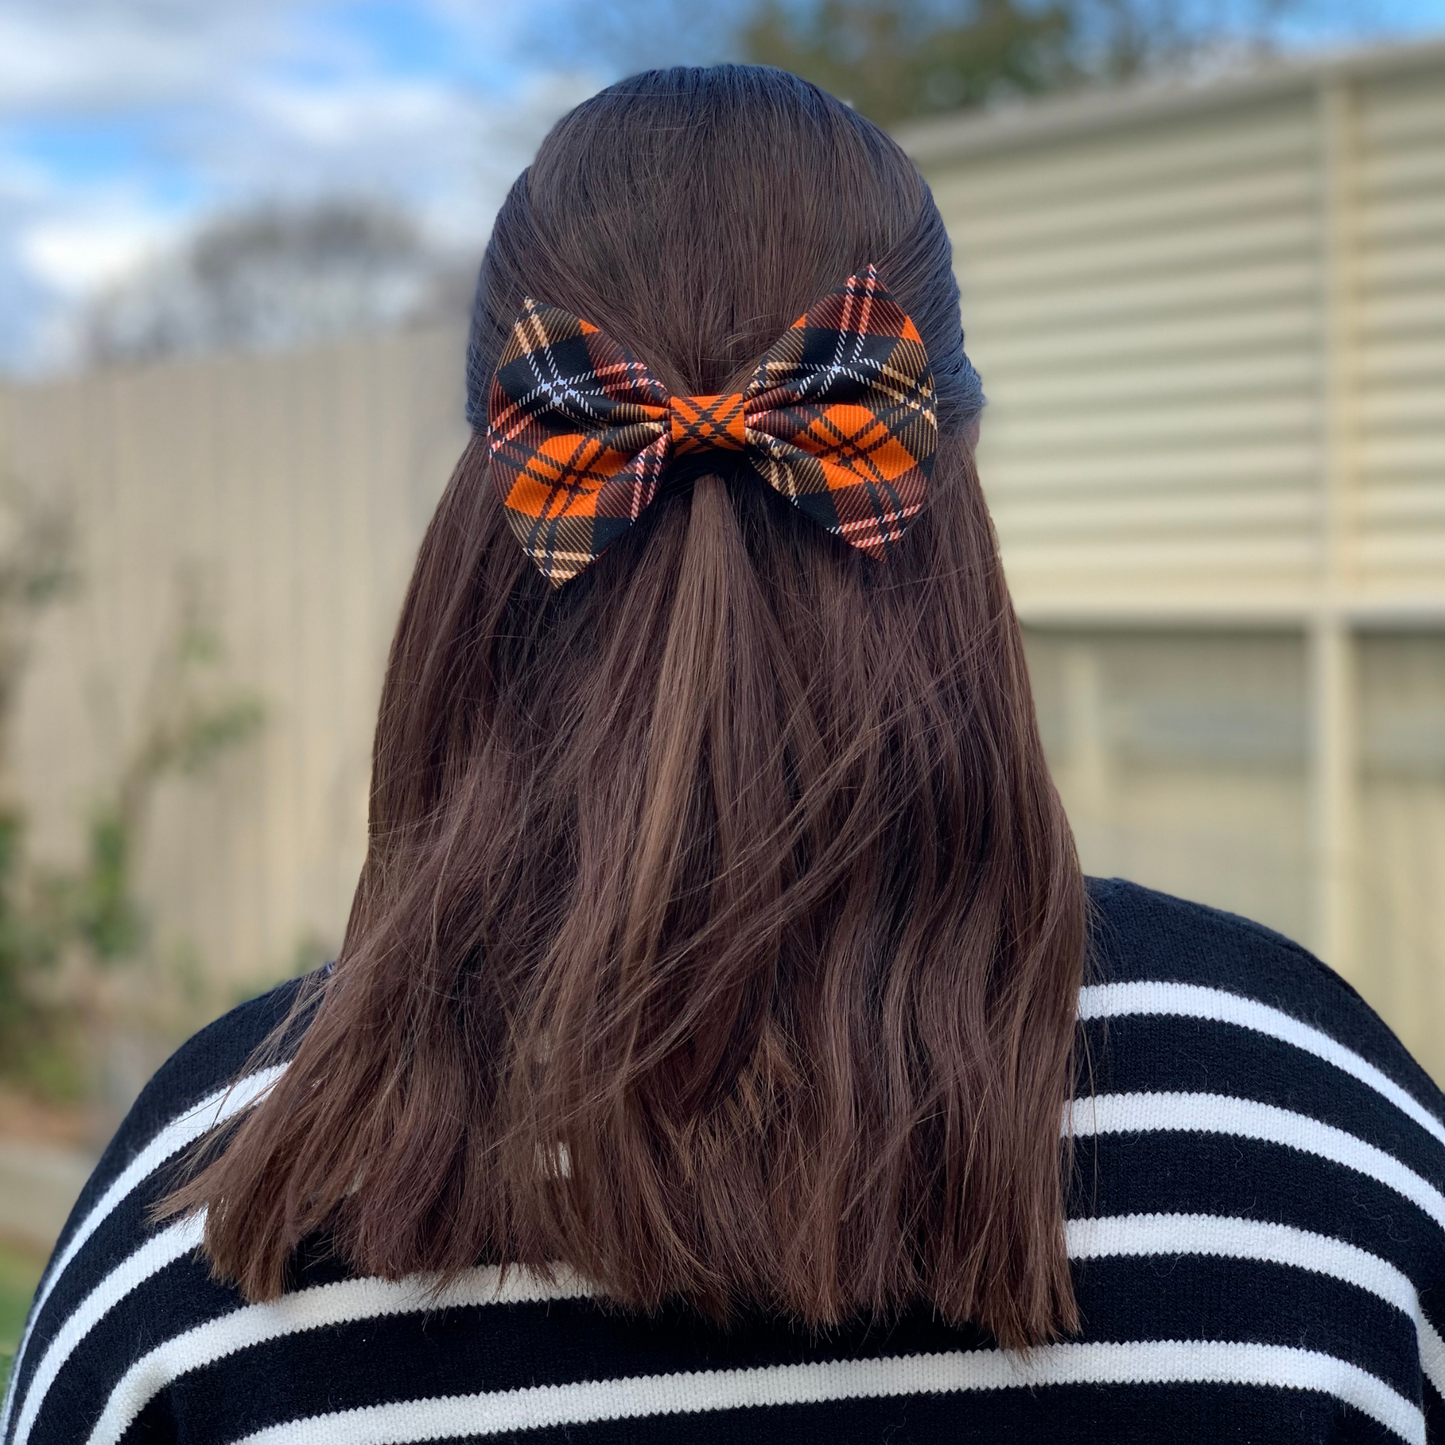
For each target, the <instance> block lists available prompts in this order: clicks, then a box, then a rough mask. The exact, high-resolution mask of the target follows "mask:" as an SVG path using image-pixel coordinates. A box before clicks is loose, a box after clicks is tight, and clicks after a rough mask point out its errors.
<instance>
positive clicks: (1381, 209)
mask: <svg viewBox="0 0 1445 1445" xmlns="http://www.w3.org/2000/svg"><path fill="white" fill-rule="evenodd" d="M1358 125H1359V140H1358V152H1357V167H1358V194H1359V199H1358V207H1359V222H1358V227H1359V231H1358V242H1357V244H1358V247H1359V252H1360V261H1361V281H1360V290H1359V301H1358V328H1359V337H1358V347H1359V373H1360V381H1361V389H1360V398H1359V407H1358V427H1359V433H1358V458H1357V465H1358V482H1357V486H1358V506H1357V513H1356V515H1357V519H1358V527H1359V538H1358V544H1357V547H1356V550H1355V559H1356V563H1357V565H1358V568H1359V581H1360V585H1361V586H1362V587H1363V588H1365V589H1366V590H1370V591H1384V590H1390V591H1398V590H1401V589H1409V590H1417V591H1428V592H1433V591H1435V590H1437V589H1438V588H1439V587H1440V584H1441V577H1442V572H1445V265H1442V264H1441V261H1442V258H1445V77H1441V76H1440V75H1435V76H1432V77H1430V78H1429V80H1428V81H1426V82H1423V83H1422V82H1421V81H1420V80H1418V79H1415V80H1407V81H1379V82H1375V83H1373V84H1369V85H1364V86H1361V87H1360V91H1359V98H1358Z"/></svg>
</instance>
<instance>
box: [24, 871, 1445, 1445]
mask: <svg viewBox="0 0 1445 1445" xmlns="http://www.w3.org/2000/svg"><path fill="white" fill-rule="evenodd" d="M1091 892H1092V897H1093V901H1094V905H1095V916H1096V949H1095V958H1094V960H1093V963H1092V965H1091V975H1090V981H1089V983H1088V984H1087V986H1086V987H1085V989H1084V991H1083V994H1082V996H1081V1000H1080V1009H1079V1013H1080V1027H1081V1029H1083V1030H1084V1032H1085V1034H1086V1035H1087V1041H1088V1054H1089V1058H1090V1061H1091V1071H1090V1072H1091V1078H1090V1086H1089V1089H1088V1090H1081V1096H1080V1098H1079V1099H1077V1100H1076V1101H1075V1103H1074V1104H1073V1106H1072V1109H1071V1116H1072V1126H1073V1128H1074V1130H1075V1133H1076V1136H1077V1140H1078V1142H1077V1146H1076V1160H1077V1167H1076V1174H1075V1177H1074V1179H1073V1181H1072V1184H1071V1202H1070V1206H1069V1222H1068V1245H1069V1252H1070V1255H1071V1257H1072V1260H1073V1268H1074V1271H1075V1279H1076V1282H1077V1290H1078V1300H1079V1305H1080V1308H1081V1310H1082V1314H1083V1319H1084V1328H1083V1331H1082V1333H1081V1334H1080V1335H1079V1336H1078V1337H1075V1338H1070V1339H1067V1340H1063V1341H1061V1342H1059V1343H1057V1344H1052V1345H1048V1346H1044V1347H1040V1348H1037V1349H1035V1350H1033V1351H1030V1352H1028V1353H1027V1354H1015V1353H1010V1352H1006V1351H1002V1350H1000V1349H998V1348H997V1347H996V1346H995V1345H994V1343H993V1342H992V1341H991V1340H990V1339H989V1338H988V1337H987V1336H986V1335H985V1334H984V1333H983V1332H981V1331H977V1330H972V1329H967V1328H965V1329H958V1328H950V1327H946V1326H944V1325H942V1324H940V1323H938V1322H937V1321H936V1320H934V1319H932V1318H930V1317H929V1316H928V1315H927V1314H926V1313H925V1312H919V1313H918V1314H917V1315H915V1316H910V1317H907V1318H904V1319H903V1320H901V1321H899V1322H897V1323H895V1324H893V1325H891V1326H889V1327H887V1328H884V1327H882V1326H879V1325H876V1324H875V1325H874V1326H872V1327H871V1328H870V1327H868V1326H866V1325H864V1324H861V1323H860V1324H859V1325H858V1326H857V1327H856V1328H849V1329H843V1330H839V1331H836V1332H832V1333H830V1334H828V1335H826V1336H824V1337H821V1338H819V1337H816V1336H810V1335H808V1334H807V1333H805V1332H802V1331H800V1330H797V1329H795V1328H793V1327H791V1326H789V1325H788V1324H787V1323H785V1322H782V1321H777V1320H769V1319H757V1320H754V1321H751V1322H750V1323H748V1324H746V1325H745V1326H741V1327H735V1328H734V1329H733V1330H731V1331H728V1332H724V1331H721V1330H719V1329H717V1328H716V1327H714V1326H712V1325H709V1324H707V1323H705V1322H704V1321H702V1320H700V1319H698V1318H696V1317H694V1316H692V1315H690V1314H689V1313H688V1312H687V1311H686V1310H683V1309H677V1310H674V1311H671V1312H668V1313H666V1314H664V1315H662V1316H660V1317H645V1318H644V1317H637V1316H632V1315H628V1314H625V1313H622V1312H619V1311H617V1310H615V1309H609V1308H608V1307H607V1306H606V1305H605V1303H604V1302H601V1301H598V1300H596V1299H594V1298H592V1297H591V1296H590V1295H589V1293H588V1291H587V1289H586V1287H585V1285H584V1284H583V1283H582V1282H581V1281H578V1280H576V1279H572V1278H568V1277H566V1276H562V1277H559V1279H558V1280H557V1281H555V1282H554V1283H551V1284H547V1283H543V1282H540V1281H539V1280H538V1279H536V1278H535V1277H531V1276H526V1275H518V1274H516V1273H513V1274H509V1275H508V1276H507V1278H506V1279H505V1280H504V1281H502V1282H500V1284H499V1281H498V1278H497V1275H496V1272H495V1271H493V1270H490V1269H486V1268H478V1269H476V1270H474V1271H472V1272H470V1273H469V1274H466V1275H464V1276H463V1277H461V1278H460V1279H458V1280H457V1281H456V1282H455V1283H454V1284H452V1285H450V1286H449V1287H448V1288H447V1289H446V1290H445V1292H444V1293H443V1294H442V1295H441V1297H440V1298H438V1297H437V1296H436V1294H435V1292H434V1291H429V1290H428V1288H427V1285H426V1282H425V1281H421V1280H403V1281H400V1282H389V1281H385V1280H381V1279H375V1278H355V1277H348V1276H347V1274H346V1273H345V1271H344V1270H343V1269H342V1268H341V1267H340V1266H338V1265H337V1264H336V1263H335V1262H334V1261H331V1260H327V1259H326V1258H324V1257H322V1256H321V1252H320V1251H318V1252H317V1255H318V1257H316V1258H304V1259H302V1260H300V1261H298V1265H297V1271H296V1287H295V1288H294V1290H292V1291H291V1292H289V1293H288V1294H286V1295H285V1296H284V1297H283V1298H281V1299H280V1300H278V1301H275V1302H272V1303H267V1304H260V1305H247V1304H246V1303H245V1302H244V1301H243V1300H241V1299H240V1298H239V1297H238V1296H236V1295H235V1294H233V1293H231V1292H230V1291H228V1290H227V1289H224V1288H221V1287H219V1286H217V1285H215V1284H213V1283H211V1282H210V1281H209V1280H208V1278H207V1274H206V1268H205V1265H204V1263H203V1262H201V1261H200V1260H199V1259H198V1257H197V1254H196V1243H197V1239H198V1235H199V1229H198V1226H197V1225H196V1223H195V1222H193V1221H183V1222H181V1223H175V1224H171V1225H169V1226H163V1227H160V1228H156V1227H153V1226H151V1225H149V1224H148V1223H147V1221H146V1210H147V1206H148V1205H149V1204H150V1202H151V1201H152V1200H153V1198H154V1197H155V1195H156V1191H157V1189H158V1188H160V1187H161V1186H162V1184H163V1182H164V1181H165V1180H166V1179H167V1178H168V1177H169V1175H168V1172H167V1166H168V1165H170V1164H173V1162H174V1161H175V1160H176V1158H177V1157H178V1154H179V1151H181V1150H182V1149H183V1148H184V1147H185V1146H186V1145H187V1144H188V1143H189V1142H190V1141H191V1140H193V1139H195V1138H197V1137H198V1136H199V1135H201V1134H202V1133H203V1132H204V1131H205V1130H206V1129H207V1128H208V1127H209V1126H211V1125H212V1124H214V1123H215V1121H216V1120H217V1119H218V1118H221V1117H224V1116H226V1115H228V1114H230V1113H232V1112H234V1111H235V1110H238V1109H244V1108H246V1107H247V1106H248V1105H249V1103H250V1102H251V1101H253V1100H254V1099H255V1098H256V1096H257V1095H258V1094H259V1093H260V1092H261V1091H262V1090H263V1089H264V1088H265V1087H266V1083H267V1079H268V1075H267V1074H251V1075H250V1076H248V1077H245V1078H243V1079H242V1082H241V1083H240V1084H239V1086H237V1087H235V1088H229V1085H230V1083H231V1081H232V1080H233V1079H234V1078H235V1076H236V1075H237V1073H238V1071H240V1070H242V1069H243V1068H244V1066H245V1063H246V1060H247V1058H248V1056H249V1055H250V1053H251V1051H252V1049H253V1048H254V1046H255V1045H256V1044H257V1043H258V1041H259V1040H260V1039H261V1038H262V1037H264V1035H265V1034H266V1032H267V1031H268V1030H269V1029H270V1027H271V1026H272V1025H273V1023H275V1022H276V1021H277V1020H278V1019H279V1018H280V1017H281V1016H282V1015H283V1014H284V1012H285V1010H286V1008H287V1006H288V1004H289V1002H290V999H291V997H292V989H293V988H294V985H291V986H286V987H283V988H280V989H277V990H275V991H274V992H272V993H270V994H268V995H266V996H265V997H263V998H260V999H257V1000H255V1001H253V1002H251V1003H248V1004H245V1005H243V1006H242V1007H241V1008H238V1009H236V1010H234V1011H233V1012H232V1013H230V1014H228V1015H226V1017H225V1018H223V1019H221V1020H220V1021H219V1022H217V1023H215V1024H213V1025H211V1027H210V1028H208V1029H206V1030H204V1031H203V1032H202V1033H200V1034H198V1035H197V1036H196V1037H195V1038H194V1039H192V1040H191V1041H190V1043H188V1044H187V1045H185V1047H183V1048H182V1049H181V1050H180V1051H179V1052H178V1053H177V1054H176V1056H175V1057H174V1058H173V1059H172V1060H171V1061H170V1062H169V1063H168V1064H166V1066H165V1067H164V1068H163V1069H162V1070H161V1071H160V1072H159V1073H158V1074H157V1076H156V1078H155V1079H154V1080H153V1081H152V1083H151V1084H150V1085H149V1087H148V1088H147V1089H146V1091H145V1093H144V1094H143V1095H142V1096H141V1098H140V1100H139V1102H138V1103H137V1104H136V1106H135V1108H134V1109H133V1110H132V1111H131V1114H130V1117H129V1118H128V1119H127V1120H126V1122H125V1124H124V1125H123V1126H122V1128H121V1130H120V1132H119V1133H118V1134H117V1136H116V1138H115V1140H114V1142H113V1143H112V1144H111V1146H110V1148H109V1149H108V1150H107V1151H106V1154H105V1156H104V1158H103V1159H102V1160H101V1161H100V1164H99V1166H98V1167H97V1169H96V1171H95V1175H94V1177H93V1178H92V1179H91V1181H90V1183H89V1185H88V1186H87V1188H86V1190H85V1192H84V1193H83V1194H82V1196H81V1198H80V1200H79V1202H78V1203H77V1205H76V1207H75V1210H74V1212H73V1213H72V1215H71V1217H70V1220H69V1222H68V1224H67V1225H66V1227H65V1232H64V1233H63V1235H62V1236H61V1239H60V1242H59V1244H58V1246H57V1248H56V1252H55V1256H54V1258H53V1259H52V1261H51V1264H50V1267H49V1269H48V1271H47V1273H46V1275H45V1277H44V1279H43V1281H42V1283H41V1285H40V1289H39V1292H38V1293H37V1296H36V1300H35V1305H34V1308H33V1311H32V1314H31V1319H30V1322H29V1326H28V1329H27V1333H26V1336H25V1339H24V1343H23V1345H22V1348H21V1352H20V1354H19V1355H18V1356H17V1359H16V1366H15V1370H14V1373H13V1379H12V1383H11V1388H10V1395H9V1397H8V1399H7V1401H6V1404H5V1415H4V1424H3V1427H0V1438H3V1441H4V1442H5V1445H79V1442H91V1445H116V1442H126V1445H132V1442H139V1441H176V1442H186V1445H199V1442H207V1445H213V1442H214V1445H220V1442H237V1441H245V1442H247V1445H366V1442H376V1445H381V1442H393V1441H421V1440H428V1441H459V1440H477V1439H482V1438H488V1439H499V1438H500V1439H517V1440H526V1441H535V1442H539V1445H541V1442H549V1441H561V1440H568V1441H575V1442H578V1445H603V1442H609V1445H610V1442H619V1441H629V1442H630V1441H637V1442H661V1441H676V1440H687V1441H689V1442H721V1441H735V1440H740V1439H746V1440H747V1441H749V1442H750V1445H767V1442H771V1441H788V1442H808V1441H819V1442H821V1441H828V1442H830V1445H836V1442H849V1441H889V1442H898V1445H902V1442H908V1441H928V1442H932V1441H942V1440H955V1439H957V1440H974V1439H977V1440H989V1441H1047V1442H1072V1441H1091V1442H1094V1441H1110V1442H1121V1441H1158V1440H1164V1439H1168V1440H1169V1441H1171V1442H1174V1445H1187V1442H1191V1441H1211V1442H1215V1441H1268V1442H1270V1445H1288V1442H1295V1441H1325V1440H1329V1441H1334V1442H1355V1441H1392V1442H1395V1441H1412V1442H1424V1441H1427V1440H1429V1441H1441V1442H1445V1399H1442V1393H1441V1392H1442V1390H1445V1343H1442V1339H1441V1333H1442V1331H1445V1123H1442V1118H1445V1100H1442V1097H1441V1095H1440V1093H1439V1091H1438V1090H1437V1089H1436V1088H1435V1087H1434V1086H1433V1085H1432V1084H1431V1083H1430V1081H1429V1079H1428V1078H1427V1077H1426V1076H1425V1074H1424V1073H1423V1072H1422V1071H1421V1070H1420V1068H1419V1067H1418V1066H1417V1065H1416V1064H1415V1063H1414V1062H1413V1061H1412V1060H1411V1059H1410V1057H1409V1055H1408V1054H1407V1053H1406V1052H1405V1050H1404V1049H1403V1048H1402V1047H1401V1046H1400V1044H1399V1043H1398V1042H1397V1041H1396V1040H1395V1039H1394V1037H1393V1036H1392V1035H1391V1034H1390V1032H1389V1031H1388V1030H1387V1029H1386V1028H1385V1026H1384V1025H1383V1024H1382V1023H1381V1022H1380V1021H1379V1019H1377V1018H1376V1017H1375V1015H1374V1014H1373V1013H1371V1011H1370V1010H1369V1009H1368V1008H1367V1007H1366V1006H1365V1005H1364V1003H1362V1002H1361V1001H1360V999H1359V998H1358V997H1357V996H1356V995H1355V994H1354V993H1353V992H1352V991H1351V989H1350V988H1349V987H1348V986H1347V985H1346V984H1344V983H1343V982H1341V980H1340V979H1338V978H1337V977H1336V976H1335V975H1334V974H1332V973H1331V972H1330V971H1329V970H1328V969H1326V968H1325V967H1324V966H1323V965H1322V964H1320V963H1319V962H1318V961H1317V960H1315V959H1314V958H1312V957H1311V956H1310V955H1309V954H1307V953H1306V952H1304V951H1303V950H1302V949H1300V948H1298V947H1296V946H1295V945H1294V944H1292V943H1290V942H1288V941H1287V940H1285V939H1283V938H1281V937H1279V936H1277V935H1275V934H1273V933H1270V932H1269V931H1267V930H1266V929H1263V928H1260V927H1258V926H1256V925H1254V924H1251V923H1247V922H1244V921H1243V920H1241V919H1237V918H1233V917H1231V916H1229V915H1226V914H1221V913H1217V912H1214V911H1212V910H1209V909H1206V908H1202V907H1198V906H1196V905H1193V904H1188V903H1182V902H1180V901H1178V900H1176V899H1172V898H1167V897H1164V896H1163V895H1160V894H1156V893H1151V892H1148V891H1147V890H1144V889H1141V888H1138V887H1135V886H1133V885H1131V884H1128V883H1122V882H1117V881H1114V882H1107V883H1094V884H1091Z"/></svg>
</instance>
